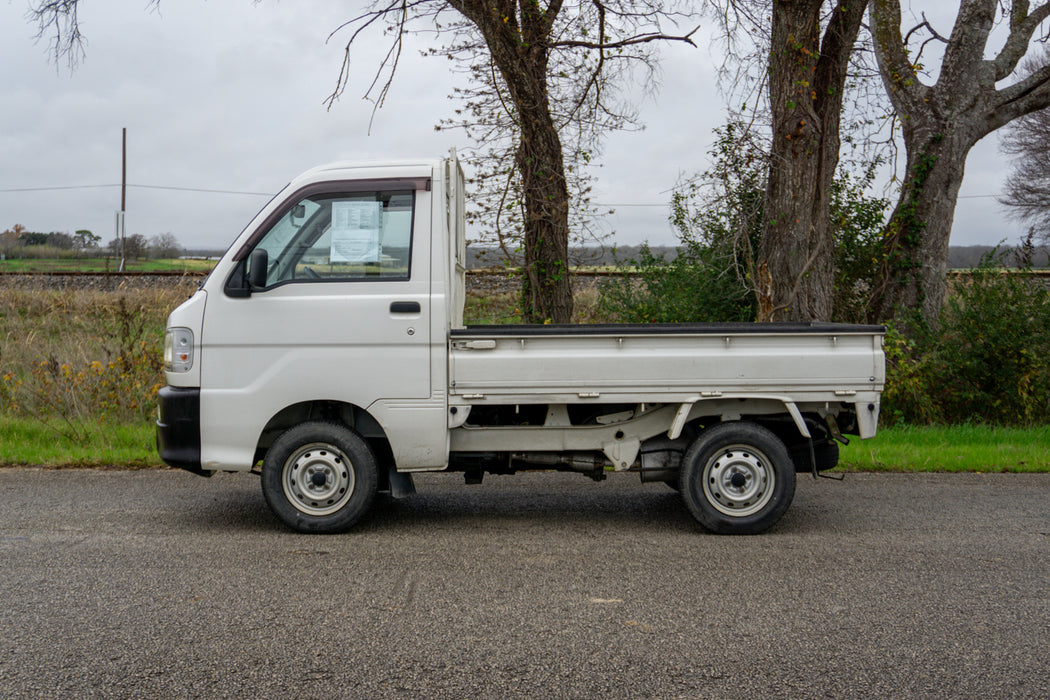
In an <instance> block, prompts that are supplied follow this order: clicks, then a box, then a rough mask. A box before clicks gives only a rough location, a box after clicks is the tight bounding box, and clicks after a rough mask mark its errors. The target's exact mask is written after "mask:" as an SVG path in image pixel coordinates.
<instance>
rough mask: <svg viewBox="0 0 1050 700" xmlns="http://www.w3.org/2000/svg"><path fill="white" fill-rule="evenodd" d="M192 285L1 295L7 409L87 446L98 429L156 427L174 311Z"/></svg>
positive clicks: (0, 354) (0, 365) (0, 364)
mask: <svg viewBox="0 0 1050 700" xmlns="http://www.w3.org/2000/svg"><path fill="white" fill-rule="evenodd" d="M185 296H186V285H184V284H179V285H173V286H172V287H171V288H168V289H158V290H119V291H116V292H96V291H87V290H80V291H74V290H62V291H43V292H42V291H30V290H21V289H10V288H8V289H0V328H3V334H2V335H0V405H3V406H4V411H5V413H8V414H9V415H12V416H15V417H19V416H21V417H25V418H30V419H34V420H37V421H39V422H40V423H42V424H45V425H47V426H48V427H49V428H51V429H52V430H53V431H54V432H55V433H56V434H58V435H61V436H63V437H66V438H68V439H71V440H73V441H74V442H77V443H81V442H84V441H85V440H88V439H90V438H91V436H90V435H87V434H85V433H84V430H83V426H84V425H90V424H92V423H98V424H99V425H102V424H104V423H112V422H121V423H139V422H142V423H148V422H149V421H150V420H151V419H152V418H153V416H154V413H155V412H156V399H155V396H156V391H157V389H158V388H159V387H160V385H161V384H162V383H163V373H162V368H161V361H162V358H161V355H162V352H161V350H162V347H161V346H162V341H163V333H164V325H165V318H166V316H167V314H168V312H169V311H170V310H171V309H172V308H173V307H174V306H175V305H176V304H177V303H178V302H179V301H181V300H182V299H184V298H185Z"/></svg>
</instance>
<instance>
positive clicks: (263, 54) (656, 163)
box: [0, 0, 1022, 248]
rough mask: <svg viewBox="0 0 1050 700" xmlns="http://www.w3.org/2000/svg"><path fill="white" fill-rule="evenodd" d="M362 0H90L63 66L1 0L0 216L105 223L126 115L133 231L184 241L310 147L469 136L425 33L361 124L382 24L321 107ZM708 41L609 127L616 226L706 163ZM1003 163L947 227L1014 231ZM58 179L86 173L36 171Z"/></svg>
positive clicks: (651, 220) (384, 151) (9, 0)
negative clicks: (458, 126)
mask: <svg viewBox="0 0 1050 700" xmlns="http://www.w3.org/2000/svg"><path fill="white" fill-rule="evenodd" d="M362 4H363V3H355V2H346V3H332V2H320V1H317V0H296V2H278V1H276V0H263V2H261V3H258V4H255V3H252V2H250V1H249V0H226V1H225V2H221V3H219V2H204V1H202V0H187V1H184V2H162V3H161V7H160V10H159V11H153V10H150V9H148V7H147V5H148V3H147V0H84V1H83V2H82V9H81V29H82V31H83V32H84V34H85V36H86V37H87V42H88V43H87V47H86V48H87V55H86V58H85V59H84V60H83V61H82V62H81V64H80V65H79V66H78V67H77V68H76V69H75V70H73V71H70V70H69V68H68V67H67V65H66V63H65V62H64V61H62V62H60V63H58V64H57V65H56V63H55V61H54V59H53V57H52V56H50V54H49V46H48V42H47V41H46V40H41V41H39V42H38V41H36V40H35V39H34V35H35V33H36V28H35V27H34V26H33V25H31V24H29V22H28V21H27V20H26V7H27V0H0V84H2V89H0V230H3V229H5V228H10V227H11V226H13V225H15V224H22V225H24V226H26V227H27V229H29V230H31V231H67V232H72V231H75V230H77V229H89V230H91V231H93V232H94V233H96V234H98V235H100V236H101V237H102V239H103V241H108V240H110V239H112V238H113V235H114V212H115V211H116V210H117V209H119V208H120V188H119V187H116V186H112V185H118V184H119V182H120V177H121V163H120V155H121V128H122V127H127V130H128V182H129V184H131V185H138V186H139V187H129V189H128V194H127V217H126V226H127V232H128V233H129V234H132V233H140V234H143V235H145V236H147V237H150V236H154V235H156V234H160V233H173V234H175V236H176V237H177V238H178V239H179V241H180V242H181V243H182V244H183V245H184V246H187V247H206V248H225V247H227V246H228V245H229V244H230V243H231V242H232V240H233V239H234V237H235V236H236V235H237V234H238V233H239V232H240V230H241V229H242V228H243V226H244V225H245V224H246V223H247V222H248V220H249V219H250V218H251V217H252V216H253V215H254V214H255V213H256V212H257V211H258V210H259V208H261V207H262V205H263V204H265V203H266V201H267V199H268V197H267V196H265V195H266V194H273V193H275V192H277V191H278V190H279V189H280V188H281V187H283V186H284V184H285V183H287V182H288V181H289V180H290V179H291V178H292V177H294V176H295V175H297V174H298V173H299V172H301V171H303V170H306V169H307V168H310V167H312V166H314V165H317V164H320V163H324V162H329V161H333V160H358V159H362V160H363V159H368V160H373V159H386V158H404V157H417V156H425V157H433V156H440V155H443V154H445V153H446V152H447V151H448V149H449V148H450V147H452V146H456V147H459V148H464V147H466V146H467V145H468V144H467V143H466V142H465V140H464V137H463V136H462V134H459V133H452V132H440V133H439V132H435V130H434V125H435V124H436V123H437V122H438V120H439V119H441V118H442V117H447V116H450V115H451V113H452V110H453V109H454V103H452V102H450V101H449V100H448V99H447V96H448V95H449V94H450V92H451V89H452V77H451V76H450V74H449V70H448V68H449V65H448V63H447V62H446V61H444V60H441V59H424V58H421V57H419V56H418V55H417V54H418V51H409V52H406V54H405V55H404V56H403V59H402V65H401V68H400V70H399V74H398V78H397V81H396V83H395V85H394V89H393V91H392V92H391V94H390V97H389V98H388V100H387V103H386V105H385V107H384V108H383V109H382V110H381V111H380V112H379V114H378V115H377V117H376V119H375V121H374V123H373V125H372V129H371V133H369V130H368V123H369V119H370V117H371V109H372V106H371V104H370V103H367V102H364V101H362V100H361V99H360V96H361V95H362V94H363V92H364V91H365V89H366V88H367V86H368V83H369V82H370V81H371V78H372V75H373V72H374V69H375V66H376V65H377V61H378V60H379V58H380V56H381V54H382V52H384V51H385V49H386V44H385V43H384V42H383V39H382V37H381V36H380V35H379V34H378V33H373V35H371V36H370V37H368V38H369V40H370V41H371V43H370V44H366V43H363V44H362V45H361V46H360V47H358V48H357V50H356V51H355V55H354V65H353V73H352V76H351V84H350V87H349V89H348V90H347V91H346V93H345V94H344V96H343V98H342V99H341V100H340V101H339V102H337V103H336V104H335V106H334V107H333V108H332V109H331V110H326V108H325V106H324V104H323V103H324V99H325V98H326V97H327V96H328V94H329V93H330V92H331V91H332V88H333V86H334V83H335V80H336V77H337V75H338V72H339V66H340V62H341V59H342V46H343V43H344V42H345V40H346V35H345V34H339V35H337V36H336V37H335V39H333V40H332V41H328V42H327V43H326V39H327V38H328V35H329V33H330V32H331V31H332V30H334V29H335V28H336V27H338V26H339V25H340V24H341V23H342V22H344V21H346V20H347V19H349V18H350V17H351V13H353V11H354V9H355V7H359V6H361V5H362ZM913 4H915V5H916V6H920V5H923V4H924V3H913ZM929 4H931V5H935V6H936V5H944V4H945V3H943V2H940V3H938V2H931V3H929ZM951 21H952V18H951V17H948V18H946V19H945V20H943V24H942V25H941V26H938V29H939V30H940V31H941V33H943V34H947V33H948V32H950V29H951ZM420 46H421V45H420V44H418V43H417V48H419V47H420ZM715 51H717V47H714V46H711V45H710V44H708V43H706V42H704V43H701V45H700V46H699V48H695V49H694V48H690V47H688V46H685V45H671V46H667V47H665V48H664V49H663V57H664V64H663V65H664V68H663V76H662V85H661V87H660V90H659V92H658V94H657V95H656V96H655V97H654V98H652V99H650V100H648V101H647V102H646V103H644V105H643V107H642V119H643V121H644V122H645V123H646V129H645V130H644V131H641V132H634V133H620V134H615V135H613V136H612V137H611V138H610V139H608V141H607V144H606V147H605V152H604V155H603V157H602V162H603V166H604V167H603V168H602V169H601V170H600V171H599V173H598V175H599V182H598V186H597V187H596V190H595V196H594V200H595V201H597V202H599V203H601V204H604V205H610V206H613V207H615V208H616V210H617V213H616V214H615V215H614V216H612V217H610V219H609V227H610V229H611V230H613V231H614V232H615V234H614V237H613V241H614V242H616V243H619V244H621V245H622V244H634V243H638V242H640V241H642V240H645V239H648V240H649V241H650V242H652V243H654V244H672V243H673V242H674V236H673V233H672V232H671V230H670V228H669V226H668V225H667V222H666V219H667V205H666V203H667V201H668V200H669V197H670V195H669V190H670V189H671V188H672V186H673V185H674V184H675V182H676V180H677V179H678V178H679V177H680V176H681V175H683V174H690V173H695V172H698V171H701V170H703V169H704V168H705V167H706V165H707V155H706V154H707V151H708V149H709V148H710V146H711V142H712V140H713V138H712V129H713V128H714V127H716V126H718V125H720V124H722V123H723V121H724V120H725V117H726V109H725V106H724V102H725V100H724V99H723V97H722V96H721V95H720V94H719V92H718V89H717V86H716V82H715V69H714V66H715V65H716V64H717V62H718V61H717V58H716V57H715V55H714V52H715ZM1008 173H1009V163H1007V162H1006V161H1005V159H1004V158H1003V157H1002V156H1001V155H1000V154H999V152H998V139H997V137H996V136H994V135H993V136H991V137H989V138H986V139H985V140H984V141H983V142H982V143H980V144H978V146H977V147H976V148H975V149H974V150H973V151H972V152H971V154H970V159H969V161H968V163H967V171H966V178H965V180H964V182H963V186H962V198H961V199H960V201H959V207H958V209H957V210H956V215H955V226H954V229H953V232H952V244H953V245H974V244H995V243H997V242H999V241H1000V240H1003V239H1006V241H1007V242H1008V243H1014V242H1016V240H1017V239H1018V237H1019V236H1020V235H1021V232H1022V227H1021V226H1019V225H1018V224H1016V223H1015V222H1013V221H1010V220H1008V219H1007V218H1006V216H1005V214H1004V212H1003V209H1002V208H1001V207H1000V206H999V205H998V204H997V203H996V200H995V199H994V195H995V194H997V193H999V191H1000V190H1001V187H1002V182H1003V180H1004V179H1005V177H1006V176H1007V175H1008ZM143 185H148V186H155V187H163V188H193V189H202V190H222V191H227V192H238V193H239V192H249V193H259V194H230V193H220V192H195V191H183V190H178V189H147V188H144V187H141V186H143ZM99 186H103V187H99ZM59 187H63V188H66V187H77V188H78V189H44V188H59ZM13 190H23V191H13ZM25 190H34V191H25ZM638 205H651V206H638Z"/></svg>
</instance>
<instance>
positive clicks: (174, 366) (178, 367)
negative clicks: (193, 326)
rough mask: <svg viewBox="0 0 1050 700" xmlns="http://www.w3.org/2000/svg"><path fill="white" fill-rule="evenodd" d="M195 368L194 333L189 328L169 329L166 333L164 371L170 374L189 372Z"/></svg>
mask: <svg viewBox="0 0 1050 700" xmlns="http://www.w3.org/2000/svg"><path fill="white" fill-rule="evenodd" d="M191 367H193V331H191V330H190V329H189V328H169V329H168V330H167V332H166V333H164V369H166V370H168V371H169V372H189V371H190V368H191Z"/></svg>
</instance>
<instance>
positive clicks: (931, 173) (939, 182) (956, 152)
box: [869, 121, 976, 325]
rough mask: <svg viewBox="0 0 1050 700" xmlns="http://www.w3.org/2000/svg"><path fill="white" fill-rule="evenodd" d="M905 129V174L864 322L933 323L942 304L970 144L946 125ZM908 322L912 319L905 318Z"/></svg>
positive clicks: (969, 139) (971, 143)
mask: <svg viewBox="0 0 1050 700" xmlns="http://www.w3.org/2000/svg"><path fill="white" fill-rule="evenodd" d="M910 126H911V127H912V128H909V129H907V133H906V135H905V139H904V141H905V146H906V148H907V153H908V161H907V170H906V174H905V177H904V180H903V182H902V183H901V194H900V198H899V199H898V201H897V206H896V207H895V208H894V210H893V215H892V216H891V217H890V219H889V223H888V224H887V225H886V233H885V238H884V243H883V250H882V262H881V265H880V269H879V272H878V275H877V277H876V280H875V287H874V290H873V298H872V303H871V305H870V307H869V309H870V311H869V320H870V321H872V322H882V321H885V320H887V319H891V318H895V319H900V320H902V321H904V322H905V323H907V322H908V321H909V320H914V315H915V313H918V314H920V315H921V317H922V319H923V320H924V322H925V323H926V324H928V325H933V324H936V321H937V317H938V316H939V314H940V310H941V306H942V305H943V303H944V296H945V291H946V285H947V282H946V275H947V272H948V242H949V238H950V236H951V232H952V221H953V219H954V216H955V204H956V202H957V201H958V198H959V187H960V186H961V185H962V179H963V170H964V167H965V165H966V154H967V153H968V152H969V151H970V149H971V148H972V147H973V145H974V143H976V141H971V138H968V137H966V136H964V135H961V134H959V131H960V129H958V128H954V127H953V126H952V125H950V124H948V123H942V124H938V125H936V126H931V125H926V126H922V127H920V128H914V121H913V122H912V124H911V125H910ZM909 317H912V318H909Z"/></svg>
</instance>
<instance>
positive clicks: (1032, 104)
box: [870, 0, 1050, 328]
mask: <svg viewBox="0 0 1050 700" xmlns="http://www.w3.org/2000/svg"><path fill="white" fill-rule="evenodd" d="M1029 9H1030V7H1029V3H1028V2H1027V0H1013V2H1012V3H1011V4H1010V7H1009V9H1008V10H1007V8H1006V7H1005V5H1001V4H999V3H996V2H995V0H960V3H959V14H958V15H957V17H956V20H955V25H954V27H953V28H952V32H951V36H950V37H949V39H948V40H947V45H946V46H945V50H944V57H943V59H942V61H941V66H940V74H939V75H938V76H937V80H936V82H935V83H933V84H932V85H927V84H925V83H923V81H922V78H923V77H924V76H920V75H919V74H918V73H917V68H918V67H917V66H916V65H914V64H913V63H912V61H913V58H912V57H911V55H910V54H909V53H908V47H907V39H908V37H911V36H912V33H913V32H914V30H912V31H910V32H908V34H907V35H904V34H902V33H901V7H900V2H899V0H873V2H872V12H871V17H872V36H873V37H874V40H875V42H874V43H875V56H876V58H877V59H878V62H879V72H880V74H881V75H882V82H883V85H884V86H885V87H886V93H887V95H888V96H889V98H890V101H891V102H892V103H893V107H894V109H895V110H896V111H897V114H898V116H899V117H900V121H901V128H902V131H903V135H904V145H905V148H906V149H907V153H908V163H907V170H906V172H905V176H904V182H903V183H902V188H901V194H900V199H899V200H898V202H897V206H896V208H895V210H894V212H893V216H892V217H891V218H890V221H889V223H888V224H887V227H886V233H885V238H884V247H883V254H882V257H883V259H882V263H881V269H880V271H879V274H878V276H877V278H876V281H875V286H874V289H873V290H872V303H871V305H870V318H871V320H873V321H879V322H881V321H886V320H889V319H897V320H900V321H904V323H905V328H907V327H908V325H909V322H910V321H912V320H914V317H915V314H916V312H917V313H919V314H921V322H922V323H924V324H925V325H927V326H929V327H935V326H936V324H937V321H938V317H939V316H940V311H941V306H942V304H943V302H944V295H945V287H946V282H945V273H946V272H947V264H948V239H949V236H950V235H951V229H952V219H953V218H954V213H955V203H956V201H957V200H958V198H959V186H960V185H961V184H962V178H963V167H964V166H965V164H966V156H967V154H968V153H969V151H970V149H971V148H973V146H974V145H975V144H976V143H977V142H978V141H980V140H981V139H982V138H983V137H984V136H986V135H988V134H990V133H991V132H993V131H995V130H996V129H998V128H1000V127H1002V126H1004V125H1006V124H1008V123H1010V122H1011V121H1012V120H1014V119H1017V118H1018V117H1021V116H1024V115H1025V114H1030V113H1031V112H1034V111H1036V110H1039V109H1043V108H1045V107H1047V106H1050V66H1045V65H1044V66H1043V67H1041V68H1037V69H1036V70H1034V71H1032V72H1031V73H1030V74H1029V75H1027V76H1021V77H1018V76H1017V75H1015V69H1016V68H1017V65H1018V61H1020V59H1021V58H1022V57H1023V56H1024V55H1025V53H1026V52H1027V51H1028V48H1029V45H1030V42H1031V40H1032V37H1033V35H1034V33H1035V32H1036V30H1037V29H1038V28H1039V27H1040V26H1041V25H1042V23H1043V22H1044V20H1046V19H1047V17H1050V3H1043V4H1041V5H1040V6H1039V7H1037V8H1036V9H1034V10H1032V11H1031V12H1029ZM998 11H1001V12H1004V13H1006V12H1008V13H1009V23H1008V25H1006V24H1005V23H1004V25H1003V26H1008V27H1009V32H1010V33H1009V36H1007V37H1006V41H1005V42H1004V43H1003V44H1002V48H1001V49H1000V50H999V52H998V54H996V55H995V56H994V57H989V55H988V51H987V47H988V39H989V36H990V34H991V31H992V29H993V27H995V26H996V22H995V20H996V14H997V12H998ZM920 26H922V25H920ZM997 41H998V40H997ZM997 84H1003V87H1002V88H997Z"/></svg>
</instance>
